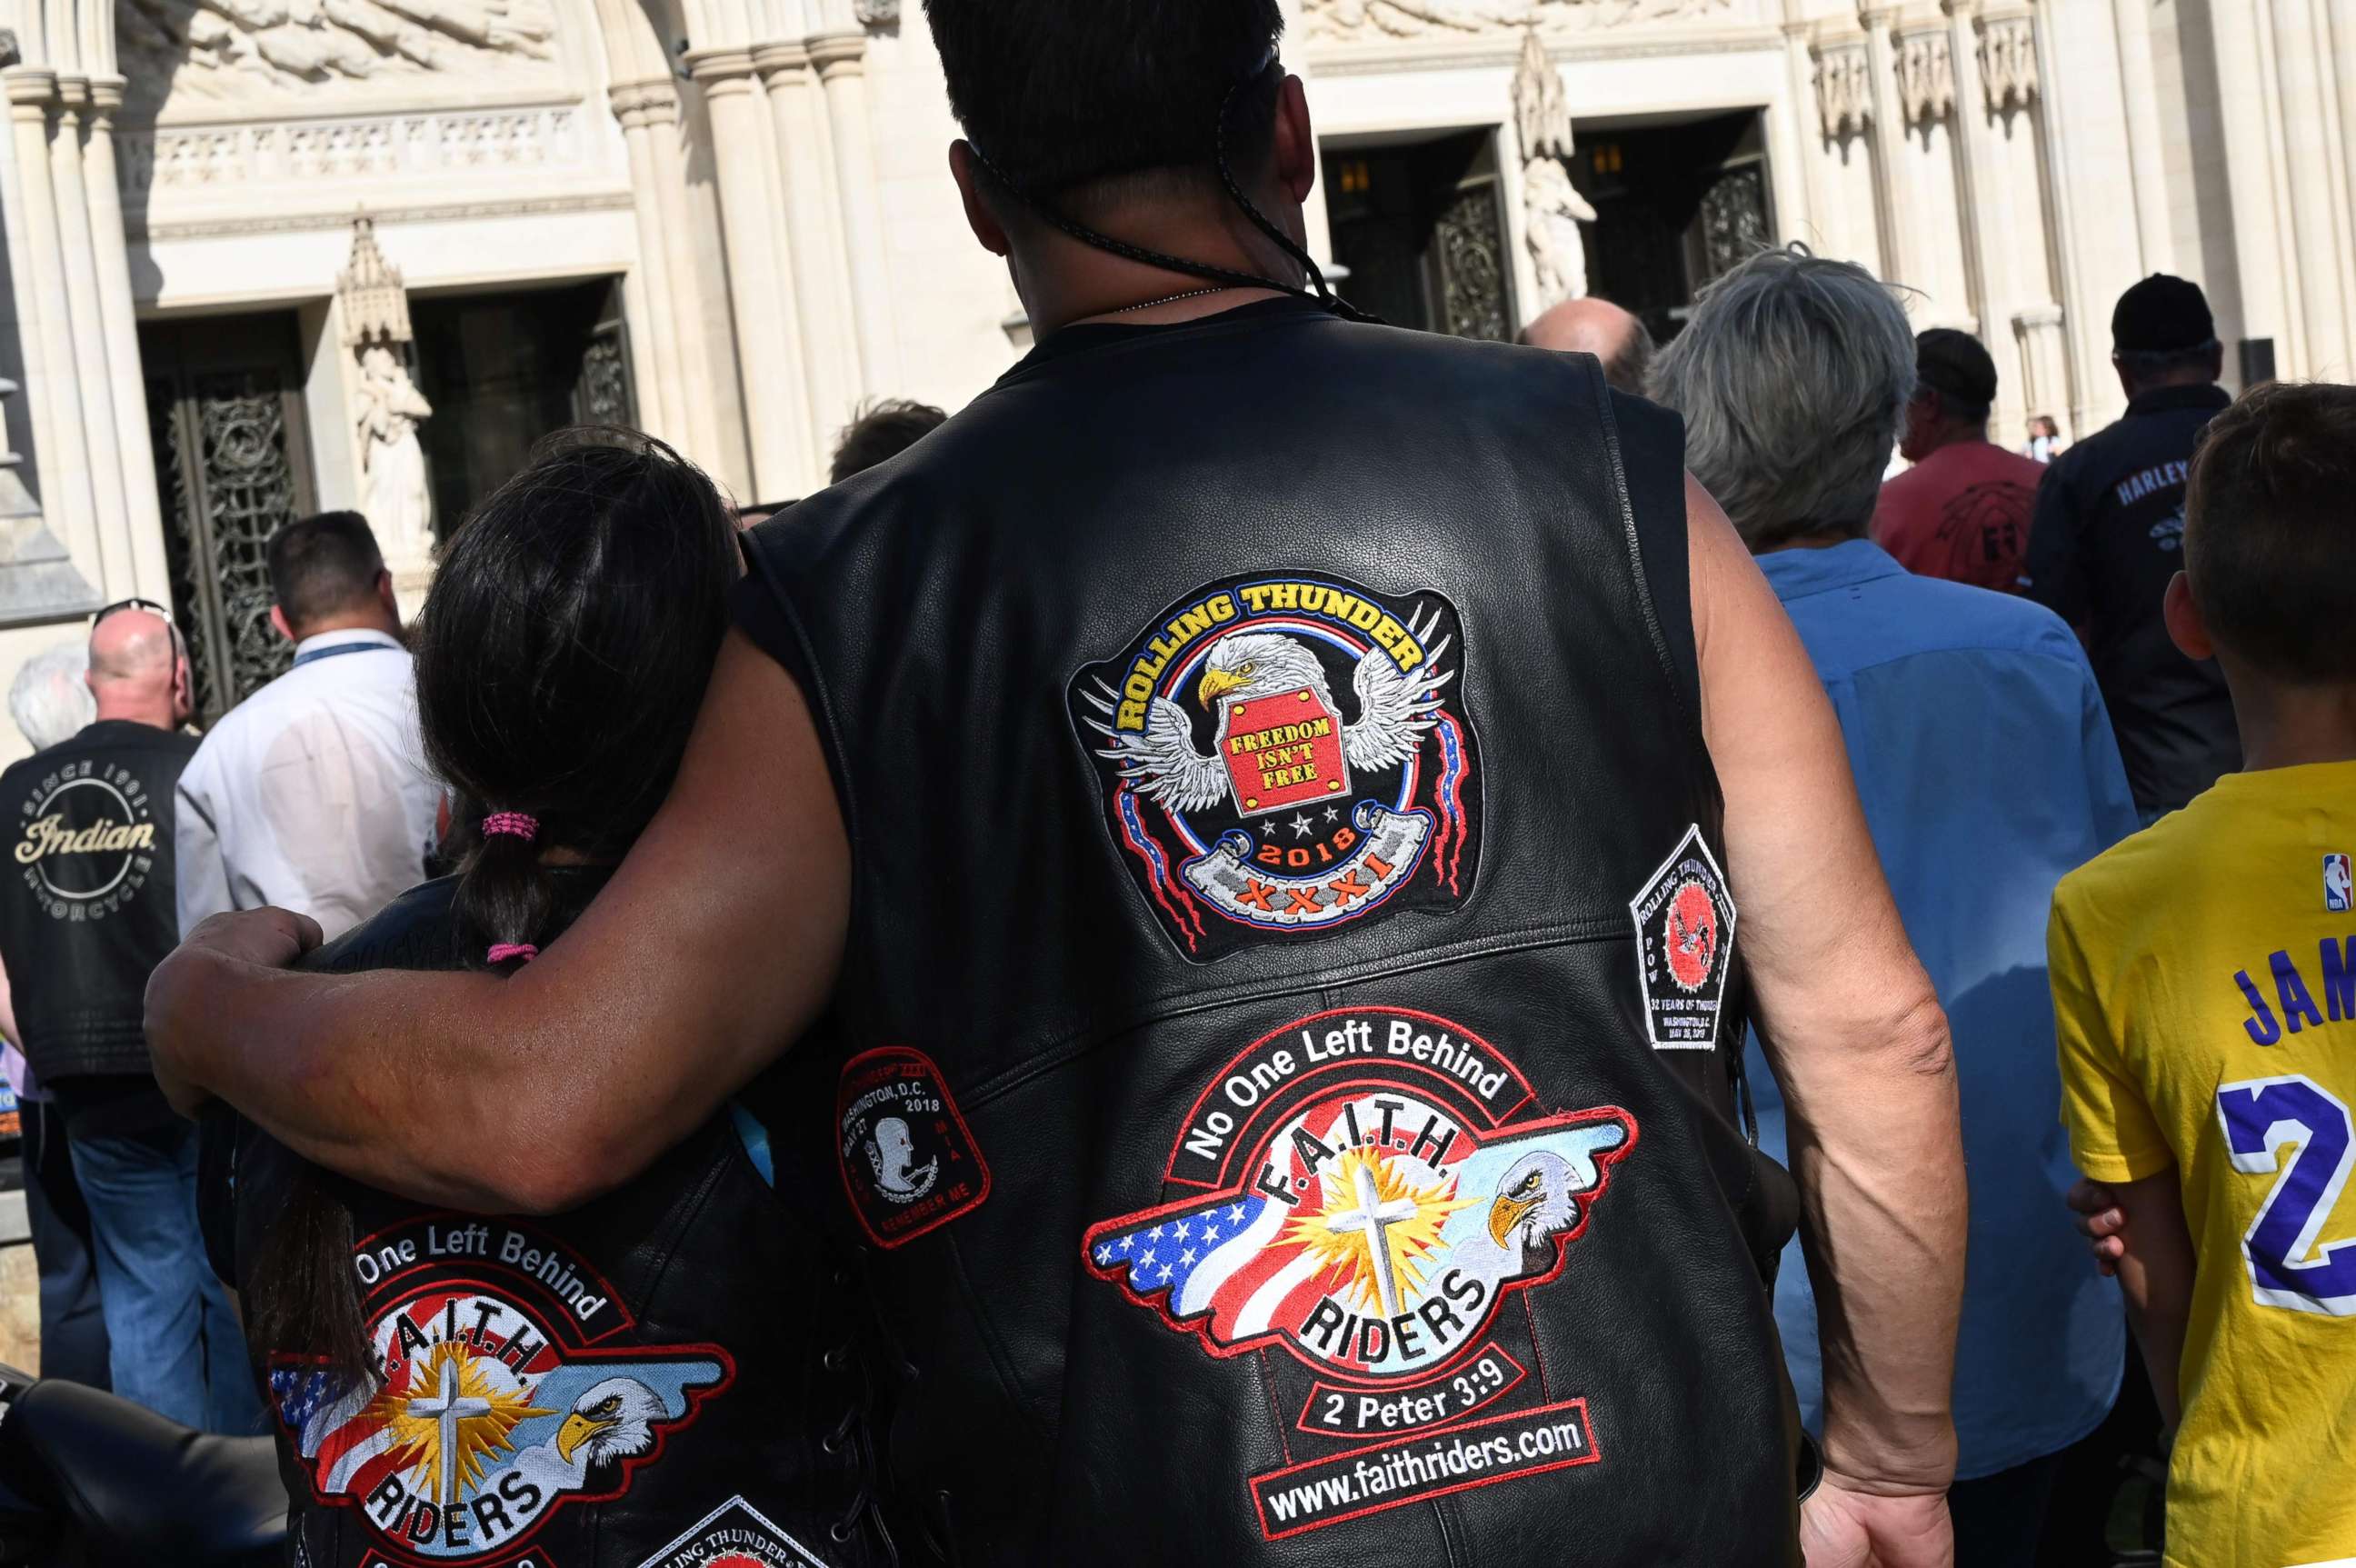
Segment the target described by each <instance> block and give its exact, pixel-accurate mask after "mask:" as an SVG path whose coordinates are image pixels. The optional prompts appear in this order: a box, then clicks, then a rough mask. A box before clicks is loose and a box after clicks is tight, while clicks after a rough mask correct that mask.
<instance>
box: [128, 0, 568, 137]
mask: <svg viewBox="0 0 2356 1568" xmlns="http://www.w3.org/2000/svg"><path fill="white" fill-rule="evenodd" d="M114 9H115V32H116V40H117V47H118V48H119V49H120V51H121V58H122V69H123V75H124V76H125V77H127V78H128V79H129V81H130V86H129V89H128V96H129V100H130V103H129V107H130V110H131V112H132V113H133V114H134V117H143V116H145V115H146V114H152V113H154V111H155V109H156V108H157V107H158V106H159V105H160V104H161V103H162V102H163V101H164V99H165V98H166V96H168V95H173V94H180V93H186V94H188V95H191V96H194V97H198V98H204V99H211V100H220V99H236V98H243V97H252V96H255V95H256V94H258V93H267V92H269V91H273V90H277V91H284V90H290V89H295V90H299V89H302V88H305V87H311V86H315V85H317V84H319V83H322V82H353V81H371V80H380V79H384V78H397V77H402V76H416V75H422V74H423V73H426V72H438V73H443V74H447V75H461V74H466V73H468V72H472V71H479V70H482V69H483V68H484V67H485V66H492V67H496V68H499V69H500V70H501V71H502V74H503V75H505V76H507V77H509V79H512V78H513V76H514V75H515V72H516V69H517V67H518V65H519V63H522V62H528V61H537V60H546V61H553V60H554V59H555V58H556V50H555V44H554V39H555V37H556V16H555V12H554V10H553V8H552V5H551V4H550V0H114Z"/></svg>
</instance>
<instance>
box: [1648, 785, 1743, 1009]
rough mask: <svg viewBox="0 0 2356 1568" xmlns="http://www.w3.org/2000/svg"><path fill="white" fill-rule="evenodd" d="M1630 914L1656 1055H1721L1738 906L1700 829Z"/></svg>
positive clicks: (1681, 842) (1685, 841)
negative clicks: (1716, 1050)
mask: <svg viewBox="0 0 2356 1568" xmlns="http://www.w3.org/2000/svg"><path fill="white" fill-rule="evenodd" d="M1628 914H1629V917H1630V918H1632V919H1633V920H1634V922H1635V925H1636V971H1637V979H1638V981H1639V983H1641V984H1642V985H1643V986H1644V1026H1645V1030H1646V1032H1647V1033H1648V1034H1649V1035H1650V1036H1652V1041H1653V1048H1654V1049H1655V1050H1663V1051H1707V1050H1711V1049H1714V1048H1716V1047H1717V1045H1718V1015H1719V1003H1720V1002H1721V1001H1722V1000H1723V999H1724V997H1725V994H1726V975H1727V971H1728V969H1729V968H1730V966H1731V965H1732V963H1733V961H1734V899H1733V898H1732V897H1731V896H1730V895H1729V894H1728V892H1727V890H1726V875H1725V873H1723V872H1721V871H1720V870H1719V868H1718V860H1717V858H1716V857H1715V856H1713V855H1712V854H1710V853H1709V845H1708V843H1705V842H1704V841H1703V839H1702V836H1701V828H1700V827H1699V826H1698V825H1696V826H1693V827H1689V828H1687V830H1686V836H1685V837H1684V838H1683V839H1681V840H1679V841H1678V843H1677V847H1676V850H1674V851H1673V852H1672V853H1671V854H1670V855H1669V858H1668V859H1666V860H1665V861H1663V862H1662V863H1661V867H1660V869H1659V870H1657V871H1655V872H1654V873H1653V876H1652V880H1651V881H1649V882H1647V883H1645V884H1644V891H1643V892H1641V893H1639V894H1637V895H1636V897H1633V898H1632V899H1630V900H1629V901H1628Z"/></svg>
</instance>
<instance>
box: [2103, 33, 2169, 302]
mask: <svg viewBox="0 0 2356 1568" xmlns="http://www.w3.org/2000/svg"><path fill="white" fill-rule="evenodd" d="M2151 9H2152V7H2151V0H2112V5H2111V13H2112V22H2113V27H2115V30H2116V32H2117V35H2118V40H2119V84H2120V87H2121V89H2122V94H2123V96H2124V98H2125V101H2126V115H2127V162H2128V166H2129V167H2130V168H2131V169H2132V171H2133V174H2134V191H2135V208H2136V233H2137V234H2138V236H2139V237H2140V239H2141V242H2142V248H2143V270H2144V271H2145V272H2147V273H2152V272H2172V271H2174V270H2175V263H2174V253H2175V250H2176V246H2175V243H2174V241H2173V239H2172V238H2171V236H2170V234H2169V210H2168V207H2169V190H2168V155H2167V150H2166V147H2165V145H2163V143H2162V142H2161V139H2160V134H2159V113H2160V111H2159V80H2158V71H2157V70H2156V69H2155V68H2154V66H2153V65H2152V59H2151Z"/></svg>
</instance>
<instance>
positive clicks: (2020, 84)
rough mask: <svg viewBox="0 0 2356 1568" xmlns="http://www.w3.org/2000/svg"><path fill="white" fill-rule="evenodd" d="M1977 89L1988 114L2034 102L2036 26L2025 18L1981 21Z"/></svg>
mask: <svg viewBox="0 0 2356 1568" xmlns="http://www.w3.org/2000/svg"><path fill="white" fill-rule="evenodd" d="M1978 52H1979V57H1980V88H1981V90H1982V91H1984V92H1985V93H1986V94H1987V106H1988V112H1989V113H1992V114H1997V113H2004V112H2006V111H2008V110H2012V109H2026V108H2028V107H2029V105H2030V104H2032V103H2034V102H2037V24H2036V21H2035V20H2034V18H2032V17H2029V16H1997V17H1985V18H1983V19H1982V20H1981V22H1980V24H1979V51H1978Z"/></svg>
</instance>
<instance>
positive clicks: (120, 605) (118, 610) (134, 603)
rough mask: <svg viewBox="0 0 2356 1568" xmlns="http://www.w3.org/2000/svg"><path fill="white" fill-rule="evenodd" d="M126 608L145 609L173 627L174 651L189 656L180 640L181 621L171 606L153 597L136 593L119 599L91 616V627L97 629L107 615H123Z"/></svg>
mask: <svg viewBox="0 0 2356 1568" xmlns="http://www.w3.org/2000/svg"><path fill="white" fill-rule="evenodd" d="M124 610H145V611H146V612H147V613H148V614H149V615H152V616H154V617H155V618H157V619H159V620H161V621H162V622H163V623H164V624H165V625H166V627H168V628H171V632H172V651H173V652H174V653H175V654H176V655H177V656H178V657H180V658H183V659H185V658H187V648H186V647H185V646H184V645H183V644H182V642H181V640H180V623H179V622H178V621H177V620H176V619H174V618H173V616H172V611H171V607H169V606H167V605H159V604H157V603H156V602H155V600H153V599H143V598H141V597H139V596H136V595H134V596H131V597H130V598H127V599H117V600H115V601H114V602H113V603H112V604H111V605H109V606H107V607H105V608H104V609H102V610H101V611H99V612H98V613H97V614H96V615H94V616H92V617H91V618H90V629H91V630H92V631H96V630H97V629H98V628H99V623H100V622H102V621H103V620H104V619H106V618H107V617H109V616H112V615H121V614H122V613H123V611H124Z"/></svg>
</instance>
